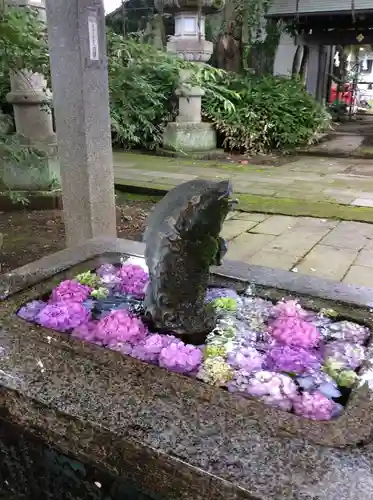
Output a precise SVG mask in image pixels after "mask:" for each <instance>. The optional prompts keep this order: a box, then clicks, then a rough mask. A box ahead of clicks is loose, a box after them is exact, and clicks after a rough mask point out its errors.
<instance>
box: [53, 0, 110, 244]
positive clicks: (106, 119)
mask: <svg viewBox="0 0 373 500" xmlns="http://www.w3.org/2000/svg"><path fill="white" fill-rule="evenodd" d="M47 20H48V41H49V51H50V59H51V73H52V87H53V101H54V110H55V117H56V129H57V136H58V151H59V157H60V164H61V182H62V200H63V209H64V218H65V228H66V239H67V244H68V245H69V246H70V245H73V244H77V243H80V242H82V241H84V240H86V239H87V238H92V237H95V236H115V235H116V214H115V197H114V173H113V157H112V148H111V129H110V126H111V122H110V114H109V90H108V73H107V56H106V36H105V14H104V8H103V4H102V0H47Z"/></svg>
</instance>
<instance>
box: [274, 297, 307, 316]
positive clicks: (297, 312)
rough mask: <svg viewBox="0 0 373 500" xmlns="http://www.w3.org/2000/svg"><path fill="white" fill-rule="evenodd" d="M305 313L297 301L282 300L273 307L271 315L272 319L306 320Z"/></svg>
mask: <svg viewBox="0 0 373 500" xmlns="http://www.w3.org/2000/svg"><path fill="white" fill-rule="evenodd" d="M307 314H308V313H307V311H305V310H304V309H303V308H302V306H301V305H300V304H299V302H298V301H297V300H281V301H280V302H277V304H276V305H275V306H273V307H272V309H271V311H270V315H271V317H272V318H279V317H281V316H286V317H287V318H304V317H306V316H307Z"/></svg>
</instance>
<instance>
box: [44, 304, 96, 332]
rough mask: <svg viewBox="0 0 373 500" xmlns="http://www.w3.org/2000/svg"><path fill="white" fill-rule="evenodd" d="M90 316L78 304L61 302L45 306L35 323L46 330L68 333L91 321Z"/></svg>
mask: <svg viewBox="0 0 373 500" xmlns="http://www.w3.org/2000/svg"><path fill="white" fill-rule="evenodd" d="M90 316H91V313H90V311H89V310H88V309H87V308H85V307H84V306H83V305H82V304H79V303H78V302H60V303H58V304H48V305H47V306H45V307H44V308H43V309H42V310H41V311H40V313H39V314H38V315H37V316H36V318H35V321H36V323H38V324H39V325H41V326H44V327H45V328H51V329H52V330H57V331H59V332H67V331H68V330H72V329H73V328H76V327H78V326H80V325H81V324H82V323H86V322H87V321H89V319H90Z"/></svg>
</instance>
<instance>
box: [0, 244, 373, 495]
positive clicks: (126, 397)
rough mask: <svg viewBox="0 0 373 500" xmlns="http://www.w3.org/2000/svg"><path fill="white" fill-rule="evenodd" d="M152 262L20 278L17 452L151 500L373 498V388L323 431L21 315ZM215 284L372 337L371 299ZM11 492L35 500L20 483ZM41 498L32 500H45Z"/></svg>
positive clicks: (220, 279)
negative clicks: (67, 282)
mask: <svg viewBox="0 0 373 500" xmlns="http://www.w3.org/2000/svg"><path fill="white" fill-rule="evenodd" d="M142 252H143V245H141V244H138V243H135V242H126V241H117V240H114V241H108V240H97V241H93V242H90V243H89V244H87V245H85V246H82V247H80V248H79V249H74V250H72V249H70V250H66V251H63V252H61V253H60V254H56V255H54V256H50V257H47V258H45V259H43V261H42V262H37V263H34V264H32V265H29V266H27V267H25V268H23V269H22V268H21V269H19V270H17V271H16V272H15V273H14V274H13V275H12V276H11V277H8V278H6V279H8V286H7V288H8V298H7V300H5V301H4V302H3V303H2V307H1V311H0V325H1V329H0V344H1V346H2V349H3V351H2V354H3V356H2V359H1V372H0V383H1V385H2V408H1V415H0V418H1V419H2V421H4V422H6V424H7V425H16V426H17V431H19V434H18V435H17V433H15V435H16V442H17V443H16V445H17V446H21V441H22V439H26V440H27V446H29V441H31V440H32V439H33V437H32V436H38V437H39V438H40V439H41V442H42V444H43V447H44V449H49V448H48V447H51V448H52V449H53V450H58V452H59V453H62V455H65V456H68V457H69V459H71V460H76V461H78V462H79V463H81V464H83V465H84V466H86V464H90V463H91V464H94V465H95V468H97V469H99V470H109V471H110V472H111V473H112V474H113V476H115V477H120V476H125V477H131V479H132V480H133V483H132V484H135V488H136V490H137V491H142V492H146V493H147V494H149V495H150V497H151V498H152V497H154V498H165V499H175V500H176V499H178V500H179V499H184V498H185V499H187V498H188V499H190V498H193V499H196V500H199V499H217V500H219V499H223V498H224V499H225V500H226V499H229V500H237V499H240V498H245V499H252V498H255V499H276V500H281V499H284V500H285V499H286V500H288V499H290V500H295V499H298V500H309V499H315V498H317V499H320V500H337V499H338V500H341V499H346V500H347V499H349V500H351V499H352V500H358V499H359V500H360V499H361V498H370V497H371V496H370V495H371V491H372V484H373V480H372V476H371V470H372V465H373V458H372V457H373V453H372V452H373V450H372V444H371V436H372V421H371V414H372V399H371V393H370V389H369V385H370V383H368V384H365V385H364V386H362V387H360V388H357V389H356V390H354V391H353V394H352V396H351V398H350V400H349V403H348V405H347V408H346V410H345V411H344V412H343V414H342V415H341V416H340V417H339V418H338V419H336V420H332V421H328V422H315V421H311V420H308V419H305V418H299V417H298V416H296V415H293V414H291V413H286V412H283V411H279V410H278V409H274V408H271V407H269V406H267V405H264V404H263V403H261V402H257V401H255V400H249V399H244V398H240V397H237V395H234V394H229V393H228V392H226V391H223V390H222V389H220V388H217V387H212V386H211V385H208V384H205V383H201V382H198V381H196V380H195V379H192V378H190V377H185V376H182V375H179V374H176V373H171V372H169V371H167V370H164V369H160V368H158V367H156V366H152V365H149V364H146V363H143V362H141V361H139V360H136V359H133V358H130V357H127V356H123V355H121V354H120V353H117V352H113V351H110V350H108V349H102V348H100V347H98V346H95V345H90V344H88V343H84V342H81V341H80V340H76V339H73V338H71V337H70V336H68V335H65V334H62V333H54V332H51V331H50V330H46V329H44V328H41V327H40V326H38V325H31V324H30V323H29V322H26V321H24V320H22V319H20V318H17V316H16V312H17V311H18V310H19V308H20V306H21V305H23V304H24V303H25V302H27V301H30V300H33V299H37V298H39V297H40V296H42V295H43V294H45V293H46V292H50V291H51V290H52V289H53V288H55V287H56V285H57V284H58V282H60V281H61V280H63V279H68V278H72V277H73V276H75V275H76V274H78V273H82V272H84V271H86V270H87V269H95V268H96V267H98V266H100V265H101V264H103V263H104V262H108V261H110V260H111V261H112V262H118V261H119V259H120V257H121V256H123V255H125V254H130V255H131V254H133V255H137V256H139V255H141V254H142ZM100 256H102V257H100ZM214 272H215V273H216V274H214V275H212V276H211V283H213V284H214V285H218V286H225V287H227V286H228V287H233V288H236V289H237V291H239V292H241V291H244V290H245V289H246V288H247V282H252V281H253V280H255V282H256V288H257V291H258V293H259V294H260V295H261V296H262V297H263V298H271V299H272V300H280V299H281V298H282V297H284V296H289V298H290V297H291V296H292V295H293V297H294V296H297V297H298V298H299V299H300V303H301V304H302V306H303V307H304V308H306V309H311V310H320V309H322V308H331V307H332V308H333V309H335V311H336V312H337V313H338V314H339V316H340V318H341V319H342V318H344V319H347V320H352V321H357V322H359V323H363V324H366V325H367V326H371V315H370V313H369V307H371V291H370V290H366V289H363V288H358V287H345V286H343V285H340V284H336V283H332V282H327V281H321V280H317V279H315V278H302V277H300V276H295V275H294V274H293V273H287V272H282V271H273V270H270V271H269V270H268V269H264V268H259V267H255V266H252V267H250V269H249V268H248V266H247V265H244V264H242V263H229V262H227V263H226V264H225V265H224V266H223V267H222V268H215V269H214ZM3 279H4V278H3ZM368 357H369V353H368ZM368 365H369V363H368ZM364 370H365V374H366V380H368V382H369V378H368V375H369V373H370V372H369V366H366V368H364V367H363V369H362V371H361V375H363V374H364ZM7 434H8V433H7ZM9 434H10V433H9ZM0 441H1V443H2V452H1V453H2V460H4V456H5V455H6V451H5V450H4V444H3V443H4V442H5V443H9V442H6V436H5V435H1V434H0ZM6 446H9V444H6ZM22 449H23V450H26V452H27V450H28V448H27V447H23V448H22ZM22 453H23V452H22ZM28 453H30V454H31V452H30V451H28ZM9 456H10V458H9ZM8 458H9V460H11V461H12V463H13V464H14V467H17V464H18V471H19V472H18V474H21V475H22V474H23V476H24V477H25V478H27V481H29V484H32V483H33V482H35V483H36V484H37V485H39V484H42V483H40V481H39V482H38V480H37V479H35V478H36V477H37V476H38V475H37V474H35V472H36V470H37V469H36V466H37V465H36V464H35V460H36V461H38V459H37V458H34V459H33V460H29V461H28V464H29V466H27V467H25V466H24V467H22V466H21V467H20V466H19V459H18V456H17V454H16V453H15V452H13V455H11V454H10V455H8ZM87 467H88V465H87ZM13 477H14V478H16V477H17V476H13ZM25 480H26V479H25ZM98 481H99V482H101V481H100V479H99V480H98ZM103 483H104V481H103V480H102V484H103ZM43 484H45V483H43ZM10 487H11V488H13V490H12V491H14V492H16V491H17V488H19V491H21V490H22V488H21V486H20V485H19V480H16V479H13V484H12V485H11V486H10ZM36 487H37V486H35V488H36ZM38 487H39V486H38ZM49 487H51V486H49ZM23 491H25V490H24V489H23V490H22V492H23ZM35 491H37V490H35V489H34V492H35ZM52 491H53V490H52ZM92 491H93V490H92ZM79 494H80V495H81V496H77V497H74V496H71V495H70V496H69V494H68V492H66V495H65V496H64V494H62V493H61V496H60V498H63V499H65V498H66V499H68V498H78V499H79V500H80V498H82V499H83V498H92V496H91V497H90V496H89V494H88V493H86V492H85V491H84V490H82V493H79ZM109 494H110V493H108V495H109ZM22 495H23V497H22ZM27 495H28V496H27ZM31 495H32V493H31V490H30V493H28V494H25V493H22V494H20V495H19V496H18V498H36V496H35V495H34V496H33V497H32V496H31ZM45 498H53V496H52V493H51V494H50V496H49V497H48V496H46V497H45ZM56 498H59V497H58V496H57V497H56ZM93 498H94V497H93ZM98 498H100V497H98ZM109 498H110V497H109ZM114 498H115V497H114ZM124 498H126V497H125V496H124ZM129 498H131V497H130V496H129ZM135 498H141V496H138V497H135Z"/></svg>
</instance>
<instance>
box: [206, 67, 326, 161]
mask: <svg viewBox="0 0 373 500" xmlns="http://www.w3.org/2000/svg"><path fill="white" fill-rule="evenodd" d="M215 85H218V86H219V85H221V86H226V88H228V89H230V90H231V91H233V92H234V93H235V94H234V95H235V97H234V96H233V97H232V98H231V103H232V106H230V107H227V106H225V107H224V106H222V102H221V99H217V98H216V96H215V95H214V93H212V92H206V95H205V97H204V100H203V115H204V117H205V118H206V119H208V120H210V121H212V122H213V123H214V125H215V127H216V129H217V130H218V131H219V132H220V133H221V135H222V136H223V138H224V139H223V145H224V147H225V148H226V149H229V150H238V151H242V152H265V151H270V150H274V149H276V150H289V149H292V148H294V147H296V146H299V145H301V144H308V143H310V142H312V140H313V139H314V138H315V135H316V134H317V133H318V132H320V131H321V130H322V129H324V128H325V127H326V126H327V124H328V121H329V116H328V114H327V112H326V111H325V109H324V108H323V106H322V105H320V104H318V103H317V102H316V101H315V100H314V98H313V97H312V96H311V95H310V94H309V93H308V92H307V91H306V90H305V88H304V85H303V84H302V83H301V82H299V81H297V80H295V79H289V78H280V77H273V76H264V77H255V76H252V77H246V78H245V77H242V76H240V75H227V74H226V75H225V79H224V80H221V81H220V82H217V83H216V84H215Z"/></svg>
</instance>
